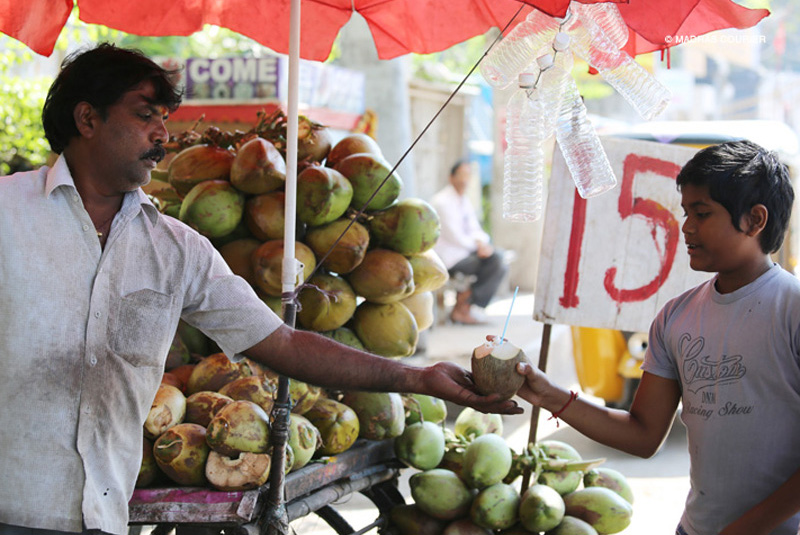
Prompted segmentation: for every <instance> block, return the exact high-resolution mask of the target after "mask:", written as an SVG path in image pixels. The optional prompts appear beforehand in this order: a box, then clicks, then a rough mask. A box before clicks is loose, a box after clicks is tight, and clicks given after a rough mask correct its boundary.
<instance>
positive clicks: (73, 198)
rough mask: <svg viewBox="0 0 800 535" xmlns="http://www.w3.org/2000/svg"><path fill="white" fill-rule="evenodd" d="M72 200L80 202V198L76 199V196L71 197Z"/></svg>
mask: <svg viewBox="0 0 800 535" xmlns="http://www.w3.org/2000/svg"><path fill="white" fill-rule="evenodd" d="M72 200H73V201H75V202H78V201H79V200H80V197H78V196H77V195H74V196H73V197H72Z"/></svg>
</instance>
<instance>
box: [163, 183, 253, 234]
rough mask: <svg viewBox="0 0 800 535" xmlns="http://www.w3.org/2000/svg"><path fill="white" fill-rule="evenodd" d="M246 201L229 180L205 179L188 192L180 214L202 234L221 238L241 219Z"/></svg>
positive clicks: (183, 219)
mask: <svg viewBox="0 0 800 535" xmlns="http://www.w3.org/2000/svg"><path fill="white" fill-rule="evenodd" d="M244 203H245V200H244V194H242V193H241V192H240V191H238V190H237V189H236V188H234V187H233V186H232V185H231V183H230V182H228V181H227V180H206V181H205V182H201V183H199V184H197V185H196V186H195V187H193V188H192V189H191V190H190V191H189V193H187V194H186V197H185V198H184V199H183V203H181V210H180V212H179V214H178V217H179V218H180V220H181V221H183V222H184V223H186V224H187V225H189V226H190V227H192V228H193V229H195V230H196V231H197V232H199V233H200V234H202V235H203V236H206V237H208V238H220V237H222V236H225V235H227V234H230V233H231V232H233V231H234V229H235V228H236V227H237V225H238V224H239V223H240V222H241V220H242V215H243V214H244Z"/></svg>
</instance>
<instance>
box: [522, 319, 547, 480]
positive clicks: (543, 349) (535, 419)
mask: <svg viewBox="0 0 800 535" xmlns="http://www.w3.org/2000/svg"><path fill="white" fill-rule="evenodd" d="M552 329H553V326H552V325H550V324H549V323H545V324H544V328H543V329H542V344H541V346H540V348H539V369H540V370H542V371H546V370H547V357H548V355H549V354H550V333H551V331H552ZM540 410H541V409H540V408H539V407H533V410H531V423H530V429H529V431H528V444H536V432H537V430H538V427H539V412H540ZM530 479H531V471H530V469H527V468H526V469H525V471H524V472H523V473H522V487H521V489H520V492H525V490H526V489H527V488H528V485H529V484H530Z"/></svg>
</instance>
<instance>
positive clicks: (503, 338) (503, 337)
mask: <svg viewBox="0 0 800 535" xmlns="http://www.w3.org/2000/svg"><path fill="white" fill-rule="evenodd" d="M518 291H519V286H517V287H516V288H514V296H513V297H512V298H511V305H510V306H509V307H508V316H506V324H505V325H504V326H503V334H502V335H500V343H501V344H502V343H503V342H505V340H506V329H508V320H510V319H511V310H512V309H513V308H514V300H515V299H516V298H517V292H518Z"/></svg>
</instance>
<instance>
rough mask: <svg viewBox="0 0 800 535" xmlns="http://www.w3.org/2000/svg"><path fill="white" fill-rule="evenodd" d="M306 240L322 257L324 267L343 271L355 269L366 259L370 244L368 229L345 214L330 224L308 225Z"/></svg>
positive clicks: (336, 271) (335, 271) (316, 253)
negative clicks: (311, 226)
mask: <svg viewBox="0 0 800 535" xmlns="http://www.w3.org/2000/svg"><path fill="white" fill-rule="evenodd" d="M351 223H352V224H351ZM345 229H346V230H345ZM340 237H341V239H340ZM336 240H339V241H336ZM305 243H306V244H307V245H308V246H309V247H310V248H311V250H312V251H314V254H315V255H316V256H317V258H319V259H320V261H321V262H322V267H324V268H325V269H327V270H329V271H333V272H334V273H338V274H340V275H343V274H345V273H350V272H351V271H353V269H355V268H356V266H358V265H359V264H360V263H361V261H362V260H364V255H365V254H367V247H369V231H368V230H367V228H366V227H365V226H364V225H362V224H361V223H359V222H357V221H351V220H350V219H348V218H346V217H342V218H339V219H337V220H336V221H333V222H332V223H328V224H327V225H322V226H319V227H313V228H310V229H308V232H306V236H305ZM334 244H335V245H334ZM331 248H333V249H331ZM329 251H330V253H329ZM326 254H327V255H328V256H325V255H326ZM323 257H325V259H324V260H323V259H322V258H323Z"/></svg>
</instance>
